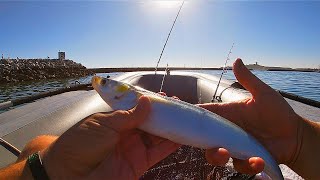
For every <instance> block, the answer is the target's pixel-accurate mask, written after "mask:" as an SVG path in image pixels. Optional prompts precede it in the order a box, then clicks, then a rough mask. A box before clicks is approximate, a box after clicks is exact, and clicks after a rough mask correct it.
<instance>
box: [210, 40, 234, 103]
mask: <svg viewBox="0 0 320 180" xmlns="http://www.w3.org/2000/svg"><path fill="white" fill-rule="evenodd" d="M233 47H234V43H232V46H231V48H230V50H229V53H228V56H227V59H226V61H225V62H224V66H223V68H222V72H221V75H220V79H219V81H218V84H217V88H216V90H215V92H214V94H213V96H212V100H211V102H214V101H215V100H218V101H219V102H221V99H217V97H216V95H217V92H218V89H219V85H220V82H221V79H222V76H223V74H224V73H225V70H226V67H227V63H228V61H229V60H230V55H231V53H232V49H233Z"/></svg>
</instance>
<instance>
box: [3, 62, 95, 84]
mask: <svg viewBox="0 0 320 180" xmlns="http://www.w3.org/2000/svg"><path fill="white" fill-rule="evenodd" d="M90 74H92V73H91V72H90V71H89V70H88V69H87V68H86V67H85V66H83V65H81V64H80V63H76V62H74V61H72V60H58V59H1V60H0V83H10V82H21V81H31V80H41V79H53V78H71V77H82V76H87V75H90Z"/></svg>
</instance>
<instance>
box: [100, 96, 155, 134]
mask: <svg viewBox="0 0 320 180" xmlns="http://www.w3.org/2000/svg"><path fill="white" fill-rule="evenodd" d="M149 112H150V100H149V98H148V97H147V96H142V97H140V99H139V100H138V104H137V105H136V106H135V107H134V108H133V109H130V110H128V111H121V110H119V111H115V112H113V113H111V114H107V116H104V117H101V119H100V120H101V121H103V122H104V123H105V125H106V126H108V127H110V128H112V129H114V130H116V131H118V132H121V131H126V130H130V129H134V128H137V127H138V126H139V125H140V124H141V123H142V122H143V121H144V120H145V119H147V117H148V115H149Z"/></svg>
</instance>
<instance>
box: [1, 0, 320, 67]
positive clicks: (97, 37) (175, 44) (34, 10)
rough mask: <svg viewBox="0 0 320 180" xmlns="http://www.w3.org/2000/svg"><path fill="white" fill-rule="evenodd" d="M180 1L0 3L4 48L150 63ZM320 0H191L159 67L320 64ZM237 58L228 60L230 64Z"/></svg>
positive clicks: (88, 61)
mask: <svg viewBox="0 0 320 180" xmlns="http://www.w3.org/2000/svg"><path fill="white" fill-rule="evenodd" d="M178 8H179V2H172V1H171V3H170V2H168V1H165V2H163V1H162V2H152V1H121V2H119V1H107V2H0V53H3V54H4V56H5V57H7V56H10V57H14V58H15V57H20V58H37V57H42V58H45V57H47V56H49V57H52V58H56V57H57V52H58V51H59V50H61V51H66V55H67V58H70V59H74V60H76V61H77V62H80V63H82V64H83V65H85V66H87V67H132V66H134V67H144V66H148V67H153V66H155V64H156V61H157V59H158V57H159V55H160V52H161V49H162V46H163V44H164V42H165V40H166V36H167V34H168V32H169V30H170V27H171V25H172V22H173V20H174V17H175V15H176V13H177V11H178ZM319 17H320V2H247V1H245V2H222V1H219V2H216V1H187V2H186V3H185V5H184V7H183V9H182V12H181V14H180V17H179V19H178V21H177V23H176V26H175V29H174V30H173V32H172V34H171V38H170V40H169V42H168V45H167V49H166V51H165V53H164V56H163V59H162V60H161V63H160V66H165V65H166V63H169V66H196V67H200V66H206V67H208V66H210V67H220V66H222V65H223V64H224V61H225V59H226V56H227V53H228V51H229V49H230V47H231V45H232V43H235V48H234V51H233V53H232V55H231V58H232V60H233V59H235V58H236V57H241V58H242V59H243V60H244V61H245V63H246V64H249V63H254V62H256V61H257V62H258V63H259V64H262V65H267V66H286V67H294V68H295V67H311V68H318V67H319V66H320V20H319ZM231 64H232V61H231V62H229V63H228V65H231Z"/></svg>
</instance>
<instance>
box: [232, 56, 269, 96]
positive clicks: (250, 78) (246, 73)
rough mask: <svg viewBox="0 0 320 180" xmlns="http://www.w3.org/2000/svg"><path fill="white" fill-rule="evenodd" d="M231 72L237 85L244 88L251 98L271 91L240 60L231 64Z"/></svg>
mask: <svg viewBox="0 0 320 180" xmlns="http://www.w3.org/2000/svg"><path fill="white" fill-rule="evenodd" d="M233 72H234V75H235V76H236V78H237V80H238V81H239V83H240V84H241V85H242V86H243V87H244V88H246V89H247V90H248V91H249V92H250V93H251V94H252V96H256V95H257V94H259V93H260V92H263V91H265V90H270V89H271V88H270V87H269V86H268V85H267V84H265V83H264V82H262V81H261V80H260V79H259V78H257V77H256V76H255V75H254V74H252V73H251V72H250V70H249V69H247V67H246V66H245V65H244V64H243V62H242V60H241V59H240V58H238V59H237V60H236V61H235V62H234V63H233Z"/></svg>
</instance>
